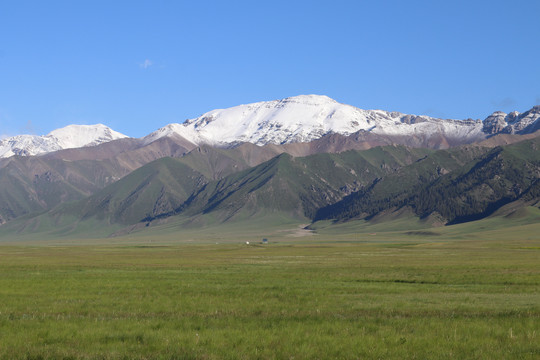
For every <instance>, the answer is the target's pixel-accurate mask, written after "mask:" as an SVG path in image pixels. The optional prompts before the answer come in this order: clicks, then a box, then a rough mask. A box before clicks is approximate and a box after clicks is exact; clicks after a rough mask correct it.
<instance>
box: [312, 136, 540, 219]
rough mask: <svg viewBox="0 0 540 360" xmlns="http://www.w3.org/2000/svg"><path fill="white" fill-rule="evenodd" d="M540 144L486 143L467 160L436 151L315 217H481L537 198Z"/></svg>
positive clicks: (537, 142) (538, 140) (322, 210)
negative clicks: (401, 213)
mask: <svg viewBox="0 0 540 360" xmlns="http://www.w3.org/2000/svg"><path fill="white" fill-rule="evenodd" d="M539 146H540V139H539V138H536V139H533V140H527V141H523V142H521V143H517V144H513V145H508V146H505V147H496V148H493V149H491V150H489V151H487V150H488V149H487V148H484V150H483V151H484V154H483V155H482V156H480V157H479V158H477V159H471V158H470V157H468V160H470V161H469V162H468V163H466V164H463V163H462V164H459V163H457V162H456V161H454V162H453V163H452V161H442V159H437V160H436V161H434V159H433V157H434V156H435V155H437V156H440V155H444V154H451V153H454V155H456V154H458V152H457V151H456V150H454V151H443V152H438V153H435V154H434V155H432V156H429V157H427V158H426V159H424V160H422V161H419V162H418V163H416V164H413V165H410V166H407V167H403V168H402V169H400V171H399V173H397V174H392V175H389V176H387V177H385V178H383V179H381V180H380V181H378V182H376V183H374V184H373V186H371V187H370V188H368V189H363V190H362V191H359V192H357V193H354V194H352V195H350V196H348V197H347V198H345V199H343V200H342V201H340V202H338V203H336V204H333V205H330V206H327V207H325V208H322V209H320V210H319V211H318V212H317V215H316V216H315V220H322V219H337V220H348V219H352V218H370V217H373V216H376V215H378V214H382V213H384V212H388V211H395V210H396V209H401V208H410V209H412V211H413V212H414V213H415V214H416V215H418V216H420V217H424V218H425V217H428V216H433V217H435V218H438V219H440V221H442V222H443V223H447V224H453V223H460V222H466V221H472V220H477V219H481V218H483V217H486V216H488V215H490V214H492V213H493V212H495V211H496V210H498V209H499V208H501V207H502V206H504V205H505V204H508V203H510V202H513V201H516V200H519V199H523V201H525V202H527V201H529V202H530V201H532V202H534V201H537V200H538V186H539V178H540V152H539ZM481 149H482V148H478V150H479V151H480V152H482V150H481ZM459 151H461V154H463V150H459ZM445 156H446V155H445ZM464 160H467V158H464ZM442 164H446V168H442V167H441V166H442ZM449 165H450V166H451V168H449ZM415 178H417V179H418V180H417V181H415V180H414V179H415Z"/></svg>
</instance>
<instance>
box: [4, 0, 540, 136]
mask: <svg viewBox="0 0 540 360" xmlns="http://www.w3.org/2000/svg"><path fill="white" fill-rule="evenodd" d="M538 14H540V1H537V0H530V1H519V0H514V1H475V0H469V1H436V0H434V1H414V0H409V1H384V0H382V1H360V0H357V1H340V0H332V1H313V0H312V1H294V0H289V1H281V0H273V1H235V0H228V1H156V0H154V1H95V0H94V1H83V0H81V1H55V0H48V1H24V0H15V1H12V0H2V1H0V136H6V135H16V134H20V133H33V134H40V135H41V134H46V133H48V132H49V131H51V130H54V129H56V128H59V127H63V126H66V125H68V124H94V123H103V124H105V125H108V126H110V127H112V128H113V129H115V130H117V131H120V132H122V133H124V134H126V135H129V136H133V137H140V136H144V135H146V134H148V133H150V132H151V131H154V130H156V129H157V128H159V127H162V126H164V125H166V124H168V123H172V122H183V121H184V120H185V119H188V118H193V117H197V116H199V115H201V114H202V113H204V112H206V111H210V110H212V109H216V108H225V107H230V106H235V105H239V104H245V103H250V102H256V101H264V100H274V99H281V98H285V97H288V96H294V95H300V94H324V95H328V96H330V97H332V98H334V99H336V100H337V101H339V102H342V103H346V104H351V105H354V106H357V107H360V108H363V109H384V110H391V111H401V112H404V113H413V114H426V115H431V116H437V117H444V118H457V119H463V118H467V117H472V118H481V119H483V118H485V117H486V116H487V115H489V114H490V113H491V112H493V111H495V110H502V111H506V112H509V111H513V110H518V111H526V110H528V109H529V108H531V107H532V106H533V105H535V104H540V46H539V45H540V21H539V19H538Z"/></svg>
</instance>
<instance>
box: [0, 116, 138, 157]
mask: <svg viewBox="0 0 540 360" xmlns="http://www.w3.org/2000/svg"><path fill="white" fill-rule="evenodd" d="M126 137H127V136H126V135H124V134H121V133H119V132H116V131H114V130H112V129H110V128H109V127H107V126H105V125H102V124H97V125H69V126H66V127H64V128H61V129H57V130H54V131H51V132H50V133H49V134H47V135H43V136H38V135H17V136H13V137H10V138H7V139H4V140H2V141H0V158H6V157H10V156H13V155H22V156H31V155H39V154H44V153H49V152H53V151H57V150H62V149H71V148H78V147H85V146H95V145H99V144H102V143H105V142H108V141H111V140H116V139H122V138H126Z"/></svg>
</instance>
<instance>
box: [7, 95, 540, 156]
mask: <svg viewBox="0 0 540 360" xmlns="http://www.w3.org/2000/svg"><path fill="white" fill-rule="evenodd" d="M539 119H540V106H535V107H533V108H532V109H531V110H529V111H527V112H524V113H519V112H517V111H515V112H512V113H510V114H506V113H503V112H500V111H497V112H494V113H493V114H492V115H490V116H488V117H487V118H486V119H485V120H484V121H481V120H472V119H467V120H449V119H438V118H433V117H429V116H424V115H407V114H402V113H399V112H389V111H383V110H362V109H359V108H356V107H354V106H351V105H345V104H341V103H338V102H337V101H335V100H333V99H331V98H329V97H327V96H322V95H300V96H294V97H289V98H286V99H283V100H274V101H263V102H257V103H253V104H247V105H239V106H235V107H231V108H228V109H218V110H212V111H210V112H207V113H205V114H203V115H202V116H200V117H198V118H195V119H191V120H187V121H186V122H184V123H182V124H179V123H174V124H169V125H167V126H165V127H162V128H160V129H158V130H157V131H154V132H153V133H151V134H149V135H147V136H145V137H144V138H142V144H143V145H146V144H150V143H152V142H154V141H156V140H158V139H160V138H170V139H173V140H174V141H175V142H181V143H183V144H184V146H185V145H186V144H188V146H187V148H189V147H190V146H196V145H201V144H208V145H212V146H218V147H229V146H232V145H235V144H238V143H242V142H249V143H252V144H256V145H266V144H289V143H297V142H310V141H313V140H317V139H320V138H321V137H323V136H324V135H327V134H341V135H346V136H347V135H351V134H355V133H361V134H362V136H360V137H359V139H360V138H362V139H363V140H358V141H368V139H371V140H373V139H375V140H376V141H374V143H375V144H392V143H398V144H404V145H409V146H418V147H422V146H424V147H431V148H445V147H449V146H456V145H459V144H466V143H472V142H475V141H479V140H484V139H486V138H487V137H489V136H491V135H494V134H499V133H506V134H525V133H532V132H534V131H536V130H540V121H539ZM126 137H127V136H125V135H123V134H120V133H118V132H115V131H113V130H111V129H110V128H108V127H106V126H105V125H101V124H98V125H70V126H67V127H65V128H62V129H58V130H54V131H52V132H51V133H49V134H48V135H45V136H34V135H19V136H15V137H12V138H8V139H4V140H2V141H0V158H5V157H9V156H12V155H38V154H43V153H48V152H52V151H56V150H61V149H68V148H77V147H86V146H93V145H99V144H101V143H105V142H108V141H111V140H115V139H120V138H126Z"/></svg>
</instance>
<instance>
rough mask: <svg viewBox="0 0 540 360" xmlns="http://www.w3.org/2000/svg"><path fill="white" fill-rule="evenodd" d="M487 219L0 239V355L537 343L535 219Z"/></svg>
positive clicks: (416, 354)
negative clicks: (76, 240)
mask: <svg viewBox="0 0 540 360" xmlns="http://www.w3.org/2000/svg"><path fill="white" fill-rule="evenodd" d="M489 221H492V220H488V221H485V222H483V223H480V224H475V225H463V226H461V227H460V226H456V227H448V228H441V229H420V228H419V229H418V230H410V231H397V230H395V229H393V228H392V227H391V226H389V227H387V229H386V230H387V231H384V226H383V225H370V226H371V227H370V226H367V225H362V224H361V223H358V224H357V225H356V226H357V228H356V230H358V231H360V230H362V229H363V230H365V232H363V233H361V232H357V233H354V229H355V228H354V225H351V224H348V225H346V226H345V225H344V226H343V227H342V228H340V227H334V228H330V227H328V228H324V227H321V229H320V232H319V235H314V236H310V237H299V238H294V237H288V236H284V235H283V236H280V235H279V233H275V234H273V235H272V236H270V237H269V238H270V242H269V244H267V245H262V244H259V243H254V242H253V241H252V243H251V244H250V245H246V244H245V243H243V242H244V240H245V237H243V238H242V240H241V241H240V240H239V239H235V238H233V237H231V235H230V233H227V232H224V233H222V234H219V235H220V236H222V237H227V239H226V240H227V241H224V242H220V243H219V244H216V243H215V242H216V239H217V236H218V234H216V235H214V237H212V238H211V239H207V240H208V241H206V242H204V243H203V241H202V239H199V241H194V242H192V243H190V242H183V243H181V242H182V239H183V237H182V235H181V234H178V235H176V236H172V235H171V234H172V233H167V232H166V231H164V232H163V233H162V234H158V233H156V234H157V235H156V237H155V238H154V240H155V241H153V242H150V240H149V237H148V235H144V236H143V235H140V236H139V237H134V238H130V239H127V238H123V239H122V238H120V239H116V240H114V241H113V240H111V241H110V243H109V244H104V243H102V244H99V245H95V244H91V243H89V242H85V244H84V245H62V244H61V243H50V242H46V243H25V244H23V245H20V244H11V245H9V244H5V245H2V246H1V247H0V274H1V277H0V358H2V359H293V358H294V359H328V358H336V359H364V358H365V359H377V358H381V359H389V358H396V359H426V358H430V359H433V358H435V359H510V358H512V359H537V358H539V357H540V226H539V225H538V224H535V223H532V224H531V223H529V224H525V223H524V224H520V223H519V222H516V223H515V225H516V226H513V227H511V226H508V223H506V224H505V223H504V221H507V222H510V221H512V220H511V219H506V220H500V219H499V220H493V222H492V223H490V222H489ZM496 224H503V225H505V226H504V227H499V228H498V227H497V226H496ZM473 226H474V227H473ZM500 226H502V225H500ZM375 230H376V232H375ZM351 234H352V235H351ZM192 235H193V234H190V236H192ZM201 236H202V235H201Z"/></svg>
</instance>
